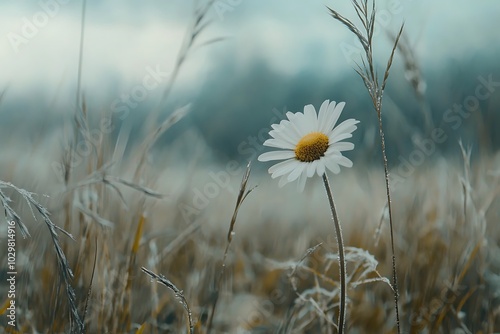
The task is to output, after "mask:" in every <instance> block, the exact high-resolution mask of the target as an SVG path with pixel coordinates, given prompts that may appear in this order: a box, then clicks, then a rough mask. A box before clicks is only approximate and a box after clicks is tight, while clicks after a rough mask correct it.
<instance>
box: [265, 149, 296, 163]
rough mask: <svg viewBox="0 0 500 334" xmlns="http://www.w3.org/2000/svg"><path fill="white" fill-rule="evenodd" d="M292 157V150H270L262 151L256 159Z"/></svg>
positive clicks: (268, 159) (270, 159)
mask: <svg viewBox="0 0 500 334" xmlns="http://www.w3.org/2000/svg"><path fill="white" fill-rule="evenodd" d="M293 157H295V153H294V152H293V151H271V152H266V153H262V154H261V155H259V157H258V158H257V159H258V160H259V161H272V160H284V159H291V158H293Z"/></svg>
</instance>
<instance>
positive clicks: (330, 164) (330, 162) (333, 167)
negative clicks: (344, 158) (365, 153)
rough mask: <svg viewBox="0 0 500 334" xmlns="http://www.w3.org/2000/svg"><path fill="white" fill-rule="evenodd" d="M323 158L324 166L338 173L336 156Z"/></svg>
mask: <svg viewBox="0 0 500 334" xmlns="http://www.w3.org/2000/svg"><path fill="white" fill-rule="evenodd" d="M325 160H326V161H325V165H326V168H328V169H329V170H330V171H331V172H332V173H334V174H338V173H339V172H340V166H339V165H338V164H337V158H334V159H325Z"/></svg>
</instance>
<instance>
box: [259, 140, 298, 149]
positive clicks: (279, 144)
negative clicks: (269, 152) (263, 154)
mask: <svg viewBox="0 0 500 334" xmlns="http://www.w3.org/2000/svg"><path fill="white" fill-rule="evenodd" d="M262 145H264V146H269V147H275V148H286V149H289V150H293V149H295V145H293V144H290V143H289V142H287V141H285V140H283V139H281V138H273V139H268V140H266V141H265V142H264V144H262Z"/></svg>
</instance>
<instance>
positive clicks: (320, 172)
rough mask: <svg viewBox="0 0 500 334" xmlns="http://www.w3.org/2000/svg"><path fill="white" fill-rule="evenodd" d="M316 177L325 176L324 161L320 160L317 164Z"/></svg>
mask: <svg viewBox="0 0 500 334" xmlns="http://www.w3.org/2000/svg"><path fill="white" fill-rule="evenodd" d="M316 172H317V174H318V176H323V174H325V162H324V159H321V160H320V161H319V163H318V168H317V169H316Z"/></svg>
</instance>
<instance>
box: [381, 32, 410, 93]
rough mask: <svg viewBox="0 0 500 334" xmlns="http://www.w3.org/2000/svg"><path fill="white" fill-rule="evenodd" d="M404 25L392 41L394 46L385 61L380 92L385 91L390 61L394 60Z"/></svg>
mask: <svg viewBox="0 0 500 334" xmlns="http://www.w3.org/2000/svg"><path fill="white" fill-rule="evenodd" d="M404 26H405V25H404V24H402V25H401V28H400V29H399V32H398V35H397V36H396V40H395V41H394V46H393V47H392V51H391V55H390V57H389V60H388V61H387V66H386V68H385V73H384V80H383V81H382V91H384V89H385V85H386V83H387V79H388V78H389V71H390V70H391V66H392V60H393V59H394V54H395V53H396V49H397V47H398V44H399V40H400V38H401V35H402V34H403V29H404Z"/></svg>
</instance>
